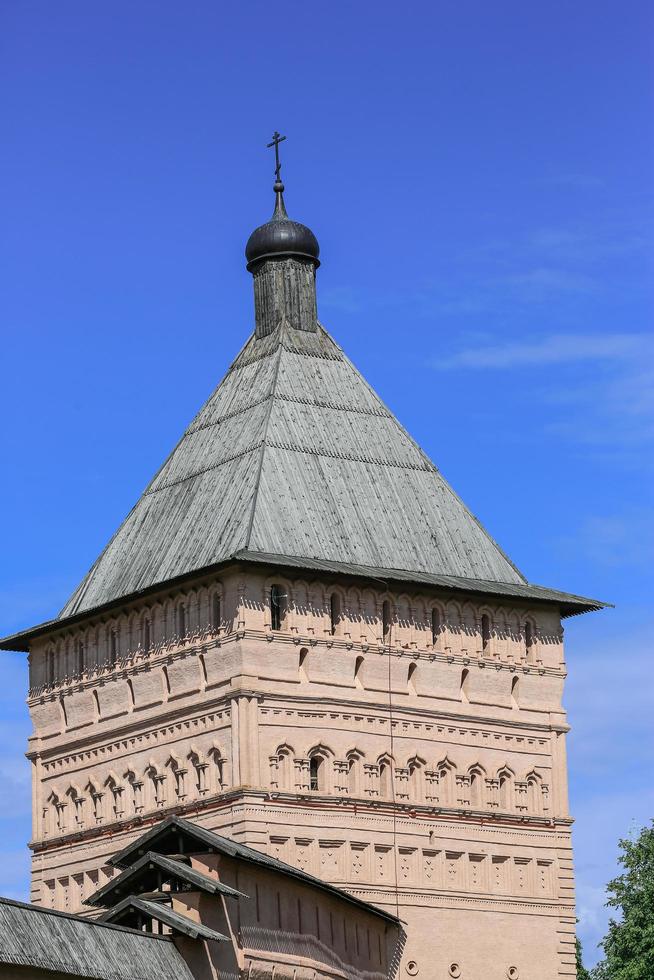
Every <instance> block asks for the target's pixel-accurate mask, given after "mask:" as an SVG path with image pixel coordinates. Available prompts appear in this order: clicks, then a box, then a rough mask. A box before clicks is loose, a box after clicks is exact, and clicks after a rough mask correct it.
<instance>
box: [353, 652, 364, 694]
mask: <svg viewBox="0 0 654 980" xmlns="http://www.w3.org/2000/svg"><path fill="white" fill-rule="evenodd" d="M363 664H364V658H363V657H357V659H356V661H355V663H354V683H355V684H356V686H357V687H361V688H362V687H363V677H362V674H363Z"/></svg>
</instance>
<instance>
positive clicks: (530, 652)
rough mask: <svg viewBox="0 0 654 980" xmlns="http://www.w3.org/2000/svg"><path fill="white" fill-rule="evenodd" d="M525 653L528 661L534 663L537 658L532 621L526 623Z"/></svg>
mask: <svg viewBox="0 0 654 980" xmlns="http://www.w3.org/2000/svg"><path fill="white" fill-rule="evenodd" d="M525 654H526V657H527V663H529V664H533V663H534V662H535V659H536V646H535V643H534V631H533V628H532V625H531V623H529V622H526V623H525Z"/></svg>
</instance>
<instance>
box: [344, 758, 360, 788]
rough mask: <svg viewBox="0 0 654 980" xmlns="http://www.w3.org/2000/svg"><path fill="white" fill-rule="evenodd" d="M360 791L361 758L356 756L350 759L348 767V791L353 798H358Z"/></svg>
mask: <svg viewBox="0 0 654 980" xmlns="http://www.w3.org/2000/svg"><path fill="white" fill-rule="evenodd" d="M358 790H359V758H358V756H356V755H354V756H351V757H350V758H349V759H348V765H347V791H348V793H349V794H350V795H351V796H356V795H357V793H358Z"/></svg>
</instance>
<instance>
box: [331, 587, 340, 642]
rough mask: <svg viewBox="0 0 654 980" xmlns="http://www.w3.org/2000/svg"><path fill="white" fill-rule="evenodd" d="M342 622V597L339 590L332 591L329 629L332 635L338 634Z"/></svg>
mask: <svg viewBox="0 0 654 980" xmlns="http://www.w3.org/2000/svg"><path fill="white" fill-rule="evenodd" d="M340 622H341V597H340V595H339V594H338V592H332V594H331V595H330V597H329V629H330V633H331V635H332V636H336V631H337V630H338V627H339V624H340Z"/></svg>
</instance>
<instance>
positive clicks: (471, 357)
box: [431, 333, 654, 371]
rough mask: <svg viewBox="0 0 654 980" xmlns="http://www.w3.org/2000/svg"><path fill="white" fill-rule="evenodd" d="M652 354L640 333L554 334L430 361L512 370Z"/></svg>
mask: <svg viewBox="0 0 654 980" xmlns="http://www.w3.org/2000/svg"><path fill="white" fill-rule="evenodd" d="M646 353H647V354H648V355H650V356H651V354H652V353H654V343H653V342H652V340H651V339H650V338H648V337H646V336H645V335H644V334H640V333H613V334H611V333H609V334H551V335H550V336H545V337H541V338H540V339H539V340H535V341H530V342H527V343H525V342H515V341H509V342H507V343H503V344H492V345H486V346H481V345H480V346H476V347H468V348H466V349H464V350H460V351H458V352H456V353H454V354H451V355H450V356H449V357H444V358H439V359H438V360H434V361H432V362H431V365H432V367H435V368H437V369H438V370H441V371H443V370H449V369H452V368H474V369H480V368H482V369H503V370H506V369H512V368H517V367H532V366H546V365H550V364H571V363H575V362H580V361H615V360H619V361H625V360H632V359H634V358H636V357H640V356H645V355H646Z"/></svg>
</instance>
